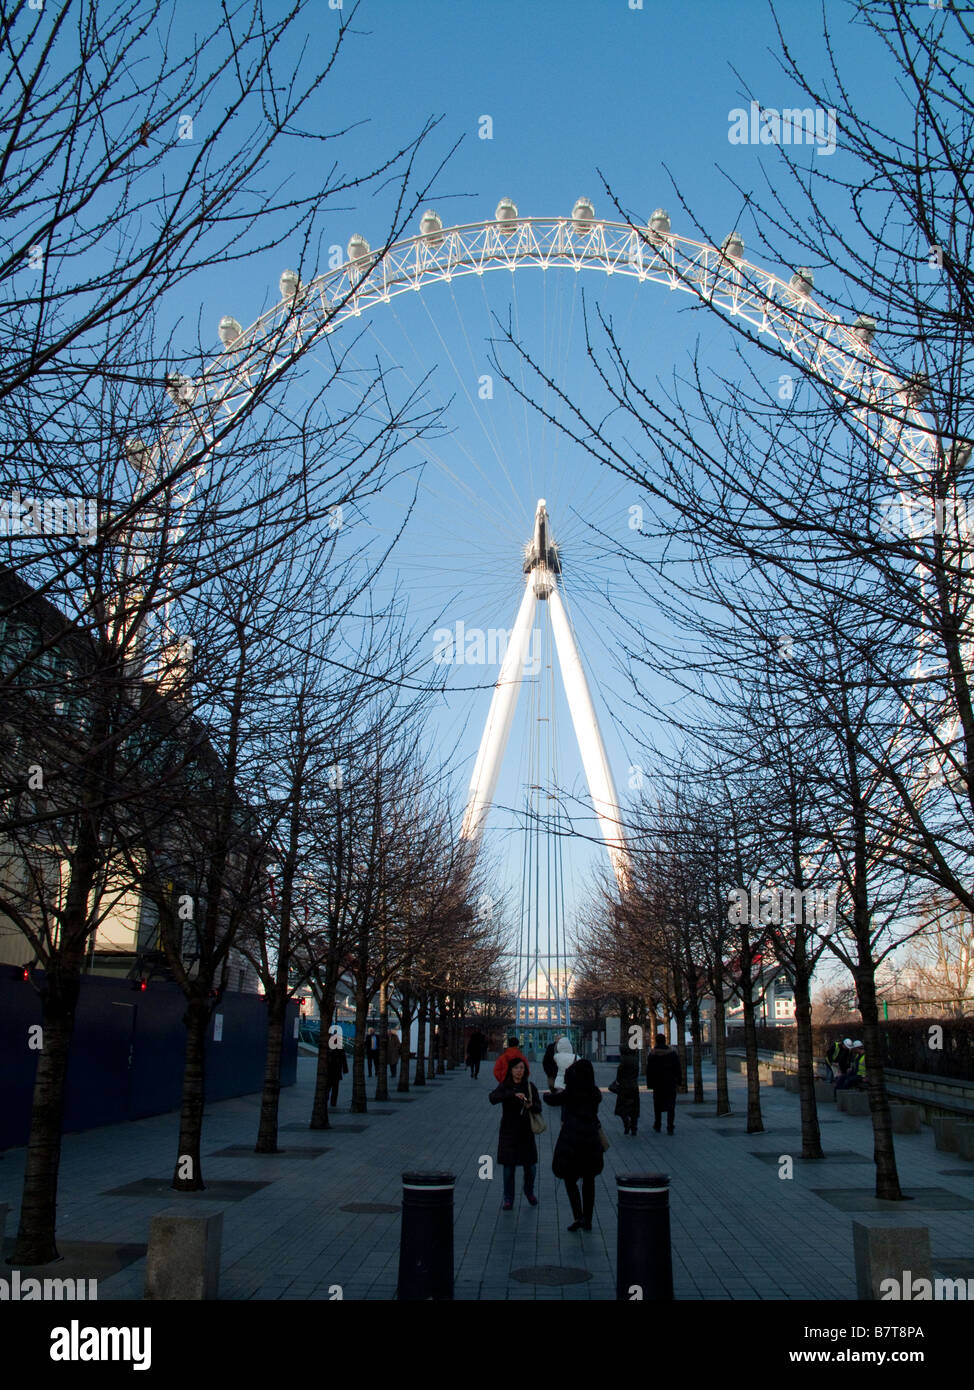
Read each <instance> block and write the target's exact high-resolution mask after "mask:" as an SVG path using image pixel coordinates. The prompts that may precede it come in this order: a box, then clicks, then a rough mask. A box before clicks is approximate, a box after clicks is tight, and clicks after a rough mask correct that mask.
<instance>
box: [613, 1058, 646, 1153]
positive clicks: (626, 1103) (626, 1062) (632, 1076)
mask: <svg viewBox="0 0 974 1390" xmlns="http://www.w3.org/2000/svg"><path fill="white" fill-rule="evenodd" d="M619 1053H620V1056H621V1058H622V1060H621V1061H620V1063H619V1066H618V1068H617V1070H616V1079H615V1081H614V1082H613V1083H612V1085H611V1086H610V1087H609V1090H610V1091H613V1092H614V1093H615V1098H616V1110H615V1113H616V1114H617V1115H618V1116H619V1119H620V1120H621V1121H622V1124H623V1133H624V1134H635V1133H636V1125H637V1124H638V1122H639V1054H638V1053H637V1052H633V1051H632V1049H631V1048H629V1047H626V1045H625V1044H624V1043H623V1045H622V1047H621V1048H620V1049H619Z"/></svg>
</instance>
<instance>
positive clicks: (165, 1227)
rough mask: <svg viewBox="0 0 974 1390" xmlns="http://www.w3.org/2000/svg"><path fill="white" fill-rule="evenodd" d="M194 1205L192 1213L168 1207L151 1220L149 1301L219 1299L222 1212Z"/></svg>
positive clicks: (147, 1264) (147, 1271)
mask: <svg viewBox="0 0 974 1390" xmlns="http://www.w3.org/2000/svg"><path fill="white" fill-rule="evenodd" d="M192 1201H193V1205H192V1208H191V1209H187V1207H168V1208H167V1209H166V1210H165V1211H160V1212H157V1213H156V1215H155V1216H154V1217H153V1218H152V1224H151V1226H150V1228H149V1248H148V1250H147V1252H146V1257H145V1294H144V1297H145V1298H147V1299H156V1300H164V1299H165V1300H169V1299H184V1300H187V1301H198V1300H201V1299H212V1298H216V1297H217V1295H218V1289H219V1284H220V1246H221V1243H222V1241H223V1211H222V1209H221V1208H217V1207H208V1206H203V1205H200V1204H198V1203H197V1201H196V1199H195V1198H194V1199H192Z"/></svg>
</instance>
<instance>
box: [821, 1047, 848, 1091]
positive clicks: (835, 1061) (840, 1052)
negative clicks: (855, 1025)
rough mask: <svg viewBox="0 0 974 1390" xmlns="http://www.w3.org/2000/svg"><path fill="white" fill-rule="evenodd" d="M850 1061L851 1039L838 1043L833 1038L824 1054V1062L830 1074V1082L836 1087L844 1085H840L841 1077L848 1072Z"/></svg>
mask: <svg viewBox="0 0 974 1390" xmlns="http://www.w3.org/2000/svg"><path fill="white" fill-rule="evenodd" d="M851 1059H852V1039H851V1038H843V1039H842V1041H841V1042H840V1041H839V1039H838V1038H834V1039H833V1040H832V1042H831V1044H830V1046H829V1050H828V1052H827V1053H826V1054H825V1060H826V1062H827V1063H828V1065H829V1069H830V1071H831V1072H832V1081H833V1083H834V1084H835V1085H836V1086H838V1085H840V1084H844V1083H842V1077H844V1076H845V1074H846V1072H847V1071H848V1070H849V1062H850V1061H851Z"/></svg>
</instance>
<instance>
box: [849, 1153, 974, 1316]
mask: <svg viewBox="0 0 974 1390" xmlns="http://www.w3.org/2000/svg"><path fill="white" fill-rule="evenodd" d="M972 1128H974V1126H972ZM884 1220H885V1218H883V1217H875V1216H874V1217H869V1216H858V1217H856V1219H855V1220H854V1221H853V1223H852V1249H853V1254H854V1257H855V1262H856V1297H857V1298H859V1299H880V1298H882V1288H881V1285H882V1282H883V1280H884V1279H895V1280H896V1282H897V1284H898V1285H899V1286H900V1288H901V1289H902V1287H903V1285H904V1283H905V1277H904V1276H905V1275H906V1273H907V1272H909V1274H910V1275H911V1277H912V1278H913V1279H914V1280H915V1279H932V1278H933V1268H932V1263H931V1259H930V1228H929V1227H928V1226H888V1225H885V1224H884Z"/></svg>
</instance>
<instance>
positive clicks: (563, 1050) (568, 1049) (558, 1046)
mask: <svg viewBox="0 0 974 1390" xmlns="http://www.w3.org/2000/svg"><path fill="white" fill-rule="evenodd" d="M554 1058H555V1066H556V1068H557V1071H556V1074H555V1079H554V1083H553V1084H552V1087H551V1089H552V1090H553V1091H563V1090H564V1089H565V1077H566V1075H567V1073H568V1068H569V1067H573V1066H574V1065H575V1063H576V1062H577V1061H578V1060H579V1059H578V1058H577V1057H576V1056H575V1049H574V1048H573V1047H572V1040H571V1038H568V1037H561V1038H559V1039H558V1041H557V1042H556V1043H555V1054H554Z"/></svg>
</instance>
